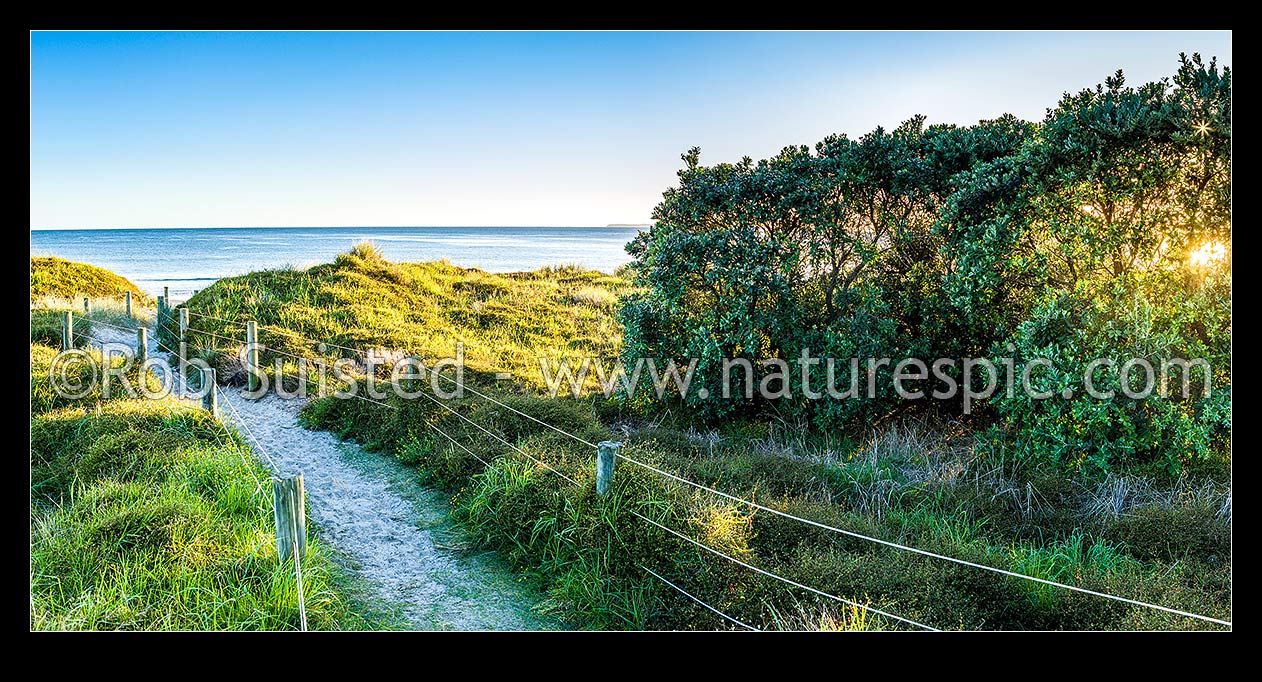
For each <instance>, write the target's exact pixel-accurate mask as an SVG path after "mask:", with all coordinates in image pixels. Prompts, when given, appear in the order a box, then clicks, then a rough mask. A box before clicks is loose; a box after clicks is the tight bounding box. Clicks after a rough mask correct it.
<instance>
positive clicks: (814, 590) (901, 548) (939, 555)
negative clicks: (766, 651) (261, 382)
mask: <svg viewBox="0 0 1262 682" xmlns="http://www.w3.org/2000/svg"><path fill="white" fill-rule="evenodd" d="M189 314H190V315H191V316H193V317H198V318H204V319H209V320H214V321H217V322H222V323H225V324H232V325H238V326H241V327H245V326H246V323H245V322H242V321H239V320H231V319H227V318H221V317H215V316H211V315H206V314H202V313H196V312H193V311H190V312H189ZM93 323H98V321H93ZM107 326H113V325H107ZM258 328H259V329H261V330H264V331H268V332H272V333H278V334H282V335H285V336H288V337H291V338H294V339H298V340H301V341H305V342H307V343H310V344H312V345H313V346H316V347H318V348H322V349H328V348H336V349H339V350H344V351H347V352H350V353H354V354H356V355H359V356H362V357H365V358H367V356H368V351H367V350H365V349H360V348H353V347H350V346H345V345H340V344H336V343H332V342H330V341H320V340H315V339H310V338H308V337H306V336H303V335H302V334H299V333H297V332H294V331H292V330H286V329H282V328H278V327H273V326H271V325H258ZM128 331H131V330H128ZM188 332H189V333H195V334H201V335H205V336H208V337H211V338H214V339H218V340H222V341H226V342H229V343H231V344H236V345H243V344H244V340H243V339H238V338H231V337H226V336H223V335H220V334H215V333H212V332H209V331H207V330H200V329H193V328H192V327H189V328H188ZM159 346H160V347H163V348H164V349H165V350H166V351H167V352H168V353H171V354H172V355H176V356H178V355H179V354H178V353H172V351H171V349H170V348H169V347H166V346H164V345H163V344H161V343H160V342H159ZM266 351H267V352H269V353H278V354H281V355H287V356H290V357H294V358H297V359H300V360H309V359H311V358H306V357H303V356H299V355H296V354H293V353H289V352H287V351H283V350H281V349H276V348H266ZM180 360H181V362H184V359H183V358H181V359H180ZM414 366H416V367H419V368H420V369H423V370H424V371H426V372H429V373H430V375H432V376H435V377H441V378H442V379H443V380H445V381H447V382H449V383H451V384H453V385H455V386H457V387H458V388H459V389H461V390H464V391H468V392H469V393H472V394H473V395H475V396H478V397H479V398H482V399H483V400H485V401H487V402H489V403H492V404H495V405H497V406H499V407H500V408H503V409H505V410H508V411H509V412H512V413H514V414H516V415H518V416H521V417H523V418H525V419H527V420H529V421H531V422H534V423H536V424H538V425H540V426H542V427H545V428H547V429H549V430H551V431H554V432H556V433H559V434H561V435H564V436H566V437H567V438H570V439H572V440H573V441H574V442H577V443H580V444H583V445H586V446H588V447H591V448H597V447H598V446H597V444H596V443H592V442H591V441H590V440H587V439H585V438H582V437H580V436H577V435H575V434H573V433H570V432H568V431H566V430H565V429H562V428H559V427H557V426H555V425H553V424H549V423H547V422H546V421H544V420H541V419H539V418H537V417H535V416H534V415H531V414H528V413H526V412H524V411H522V410H519V409H517V408H515V407H513V406H511V405H508V404H506V403H504V402H503V401H501V400H498V399H497V398H495V397H494V396H491V395H488V394H486V393H484V392H482V391H480V390H478V389H476V388H474V387H472V386H469V385H468V384H466V383H463V382H460V381H457V380H456V379H453V378H451V377H448V376H446V375H444V374H442V373H441V372H439V371H436V370H434V369H432V368H429V367H425V366H424V365H419V364H418V365H414ZM277 371H278V372H279V371H280V370H279V367H278V368H277ZM177 374H179V373H178V372H177ZM417 394H418V395H420V396H422V397H424V398H426V399H427V400H429V401H430V402H433V403H434V404H435V405H437V406H438V407H439V408H441V409H443V410H445V411H446V412H448V413H450V414H451V415H453V416H455V417H456V418H458V419H459V420H461V421H462V422H463V423H465V424H468V425H469V426H471V427H473V428H474V429H476V430H477V431H479V432H481V433H482V434H484V435H486V436H488V437H489V438H491V439H493V440H494V441H496V442H498V443H499V444H501V445H503V446H505V447H507V448H508V449H509V450H511V451H513V452H516V453H518V454H520V455H522V456H524V457H526V458H528V459H529V460H531V461H533V462H534V463H535V464H537V465H539V466H541V467H543V468H545V469H547V470H549V471H551V472H552V473H554V474H556V475H557V476H559V477H560V478H562V479H564V480H565V481H567V482H569V483H570V484H572V485H575V486H580V487H581V485H582V484H580V483H579V482H578V481H576V480H575V479H574V478H572V477H571V476H569V475H567V474H566V473H564V472H562V471H560V470H559V469H557V468H555V467H554V466H552V465H551V464H549V463H548V462H546V461H544V460H542V459H540V458H538V457H536V456H534V455H532V454H531V453H529V452H527V451H526V450H524V449H522V448H521V447H519V446H518V445H516V444H514V443H511V442H509V441H508V440H507V439H505V438H503V437H502V436H500V435H499V434H497V433H495V432H494V431H491V430H490V429H487V428H486V427H484V426H482V425H481V424H479V423H477V422H476V421H474V420H472V419H470V418H469V417H468V416H466V415H464V414H462V413H461V412H460V411H458V410H456V409H455V408H453V407H451V406H450V405H448V404H446V403H445V402H444V401H443V400H441V399H439V398H438V397H436V396H432V395H430V394H429V393H427V392H424V391H418V392H417ZM342 395H343V396H344V397H350V398H355V399H358V400H361V401H365V402H368V403H373V404H376V405H379V406H383V407H386V408H389V409H393V410H398V409H399V407H398V406H397V405H391V404H390V403H387V402H383V401H380V400H375V399H373V398H370V397H366V396H361V395H359V394H358V393H357V392H355V393H345V394H342ZM225 404H226V405H227V406H228V408H229V410H230V411H231V412H232V413H233V416H234V421H235V422H236V423H237V424H240V425H241V427H242V428H243V429H244V430H245V431H246V433H247V434H248V435H249V437H250V440H251V441H253V442H254V444H255V447H256V449H257V450H258V451H259V452H260V453H261V454H263V455H264V457H266V458H267V459H268V461H269V463H270V464H271V465H272V468H273V470H276V466H275V462H274V461H272V460H271V457H270V455H268V454H267V450H266V448H264V447H263V445H262V443H261V442H260V441H259V440H258V439H257V438H255V437H254V435H253V434H252V433H251V432H250V430H249V425H248V423H247V421H246V420H245V419H243V418H242V417H241V415H240V414H239V413H238V412H237V410H236V408H235V407H234V406H233V405H232V402H231V400H228V401H225ZM424 423H425V425H426V426H427V427H429V428H430V429H431V430H432V431H434V432H435V433H436V434H437V435H439V436H441V437H442V438H443V439H445V440H446V441H447V442H449V443H451V444H452V445H453V446H455V447H457V448H459V449H460V450H462V451H464V452H465V453H466V454H468V455H470V456H471V457H473V458H474V459H476V460H477V461H479V462H481V463H482V464H483V465H485V466H490V463H489V462H488V461H487V460H486V459H484V458H482V457H480V456H479V455H477V454H476V453H475V452H474V451H473V449H471V448H470V447H468V446H466V445H465V444H463V443H461V442H460V441H459V440H458V439H457V438H455V437H454V436H452V435H451V434H448V433H446V432H445V431H443V430H442V429H441V428H439V427H438V426H437V425H436V424H433V423H431V422H429V421H424ZM615 457H617V458H619V459H622V460H624V461H626V462H627V463H628V464H631V465H634V466H637V467H640V468H642V469H644V470H646V471H649V472H652V473H654V474H657V475H659V476H662V477H664V478H666V479H669V480H672V481H675V482H677V483H681V484H684V485H687V486H690V487H692V488H694V489H696V490H699V491H702V492H705V493H708V494H712V495H716V496H718V497H721V498H723V499H727V500H730V501H733V502H736V503H739V504H742V505H746V506H748V507H749V508H751V509H755V510H761V511H764V512H767V513H769V514H773V515H776V516H779V517H782V518H785V519H789V520H792V521H795V522H799V523H802V524H805V525H808V526H811V527H814V528H817V529H820V530H825V531H829V532H833V533H837V534H840V535H843V536H847V537H851V538H855V539H858V540H862V541H865V542H871V543H875V544H878V545H881V546H884V547H887V548H890V549H894V550H898V551H903V552H908V553H912V554H917V555H921V556H925V557H928V558H932V559H936V560H941V561H946V562H950V563H954V564H957V565H961V566H967V567H970V568H974V569H977V570H982V571H988V572H992V573H995V574H997V575H1002V576H1005V577H1009V578H1014V579H1018V580H1024V581H1029V582H1031V583H1035V584H1039V585H1044V586H1049V587H1055V588H1059V589H1064V590H1069V591H1073V592H1078V593H1082V594H1087V595H1091V596H1094V597H1099V598H1102V599H1108V600H1112V601H1116V602H1120V603H1125V604H1129V605H1132V606H1136V607H1140V608H1147V609H1152V610H1156V611H1161V612H1165V613H1169V614H1173V615H1177V616H1182V617H1187V618H1192V619H1196V620H1200V621H1203V622H1208V623H1215V624H1219V625H1225V626H1228V627H1230V626H1231V622H1230V621H1228V620H1223V619H1219V618H1213V617H1210V616H1205V615H1201V614H1197V613H1192V612H1188V611H1182V610H1179V609H1174V608H1170V607H1166V606H1162V605H1159V604H1152V603H1149V602H1145V601H1141V600H1138V599H1132V598H1128V597H1122V596H1119V595H1114V594H1109V593H1105V592H1100V591H1096V590H1091V589H1087V588H1084V587H1080V586H1077V585H1071V584H1068V583H1063V582H1059V581H1055V580H1050V579H1045V578H1039V577H1036V576H1031V575H1027V574H1024V573H1017V572H1015V571H1009V570H1006V569H1001V568H997V567H994V566H989V565H986V564H981V563H977V562H973V561H968V560H965V559H960V558H958V557H952V556H950V555H946V554H942V553H938V552H933V551H929V550H925V549H921V548H918V547H913V546H910V545H906V544H902V543H898V542H893V541H890V540H885V539H882V538H878V537H874V536H870V535H866V534H863V533H858V532H855V531H851V530H847V529H844V528H839V527H837V526H833V525H829V524H825V523H821V522H818V521H814V520H812V519H808V518H804V517H801V516H798V515H795V514H791V513H789V512H785V511H782V510H779V509H775V508H773V507H769V506H766V505H764V504H759V503H757V502H755V501H753V500H749V499H745V498H743V497H740V496H737V495H732V494H730V493H726V492H723V491H721V490H718V489H716V488H714V487H711V486H707V485H704V484H701V483H697V482H695V481H692V480H690V479H688V478H685V477H683V476H679V475H677V474H674V473H671V472H669V471H666V470H664V469H662V468H660V467H657V466H653V465H652V464H649V463H647V462H645V461H642V460H640V459H637V458H635V457H631V456H628V455H625V454H623V453H622V452H616V453H615ZM629 513H630V514H632V515H633V516H635V517H637V518H638V519H640V520H641V521H644V522H646V523H648V524H651V526H653V527H656V528H657V529H659V530H661V531H664V532H666V533H668V534H669V535H671V536H672V537H675V538H677V539H679V540H682V541H684V542H686V543H688V544H691V545H693V546H695V547H697V548H698V549H701V550H704V551H706V552H708V553H711V554H714V555H716V556H717V557H719V558H722V559H725V560H727V561H729V562H732V563H734V564H736V565H739V566H741V567H743V568H745V569H747V570H749V571H751V572H754V573H757V574H759V575H762V576H765V577H767V578H771V579H773V580H777V581H780V582H782V583H784V584H787V585H789V586H791V587H794V588H797V589H802V590H805V591H807V592H810V593H812V594H815V595H817V596H820V597H823V598H826V599H830V600H833V601H836V602H839V603H842V604H846V605H849V606H852V607H856V608H860V609H865V610H866V611H870V612H872V613H875V614H878V615H880V616H882V617H885V618H888V619H890V620H892V621H895V622H898V623H902V624H905V625H908V626H912V627H916V628H919V629H923V630H929V631H936V628H934V627H932V626H930V625H928V624H925V623H922V622H919V621H917V620H914V619H911V618H907V617H904V616H900V615H898V614H895V613H892V612H890V611H887V610H883V609H880V608H877V607H874V606H872V605H870V604H861V603H859V602H856V601H852V600H850V599H846V598H844V597H840V596H837V595H834V594H830V593H828V592H824V591H822V590H819V589H817V588H814V587H811V586H809V585H806V584H803V583H801V582H798V581H795V580H792V579H790V578H787V577H785V576H782V575H779V574H777V573H775V572H773V571H770V570H767V569H765V568H762V567H759V566H755V565H753V564H750V563H748V562H745V561H742V560H740V559H737V558H735V557H732V556H730V555H728V554H725V553H724V552H722V551H720V550H717V549H715V548H713V547H710V546H709V545H706V544H705V543H702V542H700V541H698V540H695V539H693V538H691V537H689V536H687V535H685V534H684V533H681V532H679V531H677V530H675V529H672V528H669V527H667V526H665V525H663V524H662V523H659V522H658V521H655V520H653V519H651V518H649V517H647V516H644V515H643V514H640V513H639V512H636V511H635V510H629ZM295 554H296V553H295ZM636 565H637V566H638V567H639V568H641V569H642V570H644V571H645V573H646V574H647V575H650V576H652V577H653V578H655V579H656V580H658V581H660V582H661V583H663V584H665V585H666V586H668V587H669V588H671V589H672V590H675V591H677V592H679V593H681V594H682V595H683V596H685V597H686V598H688V599H689V600H691V601H693V602H695V603H697V604H698V605H700V606H702V607H704V608H705V609H706V610H708V611H710V612H712V613H714V614H715V615H717V616H719V617H721V618H722V619H723V620H724V621H726V622H729V623H731V624H733V625H736V626H738V627H741V628H744V629H748V630H757V628H755V627H753V626H751V625H749V624H747V623H744V622H743V621H741V620H739V619H737V618H734V617H733V616H731V615H730V614H727V613H725V612H723V611H722V610H720V609H717V608H715V607H713V606H712V605H710V604H708V603H707V602H705V601H704V600H702V599H700V598H699V597H697V596H695V595H693V594H691V593H689V592H688V591H686V590H684V589H683V588H681V587H680V586H679V585H677V584H675V583H674V582H671V581H669V580H667V579H666V578H664V577H663V576H662V575H660V574H659V573H657V572H655V571H653V570H651V569H650V568H648V567H647V566H645V565H643V564H641V563H637V564H636ZM303 623H304V629H305V612H304V614H303Z"/></svg>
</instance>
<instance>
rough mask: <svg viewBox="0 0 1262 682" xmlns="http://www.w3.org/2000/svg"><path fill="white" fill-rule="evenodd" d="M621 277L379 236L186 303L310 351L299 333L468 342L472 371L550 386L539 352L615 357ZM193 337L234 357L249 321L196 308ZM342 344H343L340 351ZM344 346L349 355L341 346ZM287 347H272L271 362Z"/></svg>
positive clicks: (431, 343) (439, 345) (396, 342)
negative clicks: (521, 269)
mask: <svg viewBox="0 0 1262 682" xmlns="http://www.w3.org/2000/svg"><path fill="white" fill-rule="evenodd" d="M626 290H627V285H626V283H625V281H624V280H623V279H622V278H619V277H613V276H609V275H604V274H601V273H599V272H594V271H588V270H581V269H579V268H577V267H558V268H545V269H542V270H538V271H534V272H527V273H513V274H490V273H487V272H483V271H481V270H477V269H466V268H459V267H456V266H453V265H450V264H448V263H445V262H432V263H415V264H402V263H390V262H388V261H385V260H383V259H382V258H381V257H380V255H379V254H378V253H377V251H376V250H375V249H374V248H373V247H371V246H370V245H362V246H357V247H356V248H355V249H354V250H352V251H351V252H349V253H346V254H342V255H341V256H338V258H337V260H336V261H335V262H334V263H330V264H325V265H317V266H314V267H311V268H308V269H305V270H299V269H281V270H269V271H264V272H255V273H251V274H248V275H243V276H241V277H231V278H226V279H221V280H219V281H217V282H215V284H214V285H213V286H210V287H208V288H206V289H204V290H203V291H201V292H199V293H198V294H196V295H195V296H193V297H192V298H191V299H189V301H188V302H187V303H186V305H187V307H188V308H190V309H191V310H193V311H194V312H199V313H202V314H205V315H210V316H212V317H219V318H224V319H230V320H240V321H244V320H251V319H252V320H256V321H258V323H259V325H260V340H261V341H262V342H263V343H264V344H266V345H267V346H269V347H272V348H275V349H278V350H281V351H284V352H286V353H292V354H297V355H303V356H308V357H313V356H315V355H316V354H317V353H316V350H317V349H316V348H315V347H314V346H313V344H312V343H309V342H305V341H303V340H301V339H299V338H295V337H294V336H293V335H287V334H285V333H284V331H285V330H287V331H289V332H292V333H294V334H297V335H300V336H303V337H306V338H307V339H314V340H320V341H326V342H330V343H333V344H338V345H342V346H349V347H352V348H362V347H365V346H377V347H383V348H389V349H397V350H402V351H406V352H407V353H408V354H412V355H416V356H418V357H420V358H422V359H423V360H426V361H432V360H434V359H438V358H447V357H453V356H454V355H455V353H456V347H457V343H463V344H464V354H465V362H466V366H467V367H468V368H469V369H470V370H471V371H473V372H482V373H494V372H501V371H507V372H511V373H512V374H513V376H514V377H515V378H516V379H517V380H519V381H521V382H523V383H524V384H526V385H529V386H533V387H536V388H540V387H543V385H544V382H543V378H542V376H541V374H540V370H539V360H538V357H539V356H540V355H542V354H547V356H548V357H550V358H553V359H558V358H573V359H577V358H581V357H584V356H589V355H591V356H599V357H613V356H616V354H617V352H618V349H619V348H620V344H621V338H622V330H621V327H620V326H619V325H618V324H617V322H616V320H615V319H614V316H613V312H614V310H615V309H616V303H617V298H618V296H619V295H620V294H621V293H623V292H625V291H626ZM190 325H191V326H192V328H193V329H194V335H193V339H194V342H195V343H197V344H199V345H200V346H204V347H207V348H211V349H216V350H218V351H219V352H220V355H221V356H226V355H230V354H231V353H232V352H233V351H234V350H235V347H236V345H239V344H233V343H230V342H227V341H223V340H221V339H215V338H213V337H211V336H207V335H205V334H200V333H198V332H203V331H204V332H210V333H212V334H216V335H219V336H224V337H229V338H233V339H241V343H244V334H245V332H244V329H243V328H242V327H241V326H239V325H232V324H225V323H222V322H217V321H215V320H212V319H207V318H199V317H197V316H193V317H192V318H191V319H190ZM333 352H334V353H340V351H337V350H336V349H333ZM341 354H342V355H348V354H346V353H341ZM276 357H280V358H281V359H282V360H286V361H289V362H292V359H287V356H283V355H276V356H273V355H271V354H266V353H265V354H264V361H265V364H267V365H268V366H271V362H272V360H274V359H275V358H276Z"/></svg>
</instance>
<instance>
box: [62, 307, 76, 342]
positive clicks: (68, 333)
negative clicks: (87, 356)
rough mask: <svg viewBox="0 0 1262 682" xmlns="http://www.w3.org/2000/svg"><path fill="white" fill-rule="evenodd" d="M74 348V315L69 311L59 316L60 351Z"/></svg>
mask: <svg viewBox="0 0 1262 682" xmlns="http://www.w3.org/2000/svg"><path fill="white" fill-rule="evenodd" d="M71 348H74V315H73V314H72V313H71V312H70V311H69V310H67V311H65V312H63V313H62V314H61V349H62V350H70V349H71Z"/></svg>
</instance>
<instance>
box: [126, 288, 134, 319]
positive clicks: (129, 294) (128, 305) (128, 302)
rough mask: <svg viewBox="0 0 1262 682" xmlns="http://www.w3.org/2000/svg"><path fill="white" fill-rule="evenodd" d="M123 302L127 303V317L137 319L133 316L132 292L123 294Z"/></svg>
mask: <svg viewBox="0 0 1262 682" xmlns="http://www.w3.org/2000/svg"><path fill="white" fill-rule="evenodd" d="M123 300H124V301H125V302H126V303H127V317H135V316H134V315H132V314H131V291H130V290H128V291H125V292H123Z"/></svg>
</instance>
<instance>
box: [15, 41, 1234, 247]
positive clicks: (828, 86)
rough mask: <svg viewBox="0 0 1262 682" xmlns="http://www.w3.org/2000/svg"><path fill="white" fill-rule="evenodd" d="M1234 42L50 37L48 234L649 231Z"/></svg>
mask: <svg viewBox="0 0 1262 682" xmlns="http://www.w3.org/2000/svg"><path fill="white" fill-rule="evenodd" d="M1180 51H1184V52H1188V53H1191V52H1200V53H1202V55H1204V56H1205V57H1206V58H1207V59H1208V58H1209V57H1210V56H1217V57H1218V58H1219V62H1220V63H1223V64H1226V65H1228V66H1230V65H1231V34H1230V32H1210V33H1205V32H1191V33H1177V32H1133V33H1112V32H1082V33H916V32H913V33H885V32H872V33H846V32H837V33H832V32H829V33H742V32H737V33H513V32H507V33H502V32H501V33H44V32H37V33H33V34H32V35H31V126H30V130H31V225H30V226H31V228H32V229H44V228H72V227H75V228H104V227H216V226H350V225H371V226H383V225H584V226H600V225H605V224H606V223H638V222H647V221H648V220H649V215H650V212H651V211H652V208H653V206H654V205H655V204H656V203H657V202H658V201H659V199H660V197H661V193H662V190H664V189H665V188H667V187H668V186H670V185H671V184H673V183H674V181H675V171H676V170H678V168H679V167H680V165H681V162H680V160H679V155H680V154H681V153H682V152H684V151H685V150H687V148H688V147H691V146H693V145H699V146H700V147H701V159H702V163H715V162H719V161H734V160H738V159H739V158H740V157H742V156H744V155H749V156H752V157H754V158H762V157H765V156H768V155H771V154H774V153H775V152H777V151H778V150H780V149H781V148H782V147H784V146H786V145H790V144H814V143H815V142H817V141H818V140H820V139H821V138H823V137H824V136H825V135H827V134H829V133H833V132H844V133H848V134H851V135H860V134H863V133H865V132H867V131H869V130H871V129H872V128H873V127H875V126H877V125H885V126H887V127H892V126H895V125H897V124H898V123H899V122H901V121H903V120H905V119H906V118H908V117H910V116H912V115H913V114H917V113H923V114H925V115H927V116H928V118H929V122H930V123H939V122H949V123H961V124H968V123H974V122H976V121H977V120H979V119H982V118H993V117H995V116H998V115H1000V114H1003V113H1012V114H1015V115H1017V116H1019V117H1022V118H1025V119H1030V120H1038V119H1041V118H1042V117H1043V115H1044V113H1045V112H1046V109H1047V108H1048V107H1050V106H1053V105H1054V104H1055V103H1056V101H1057V99H1058V98H1059V96H1060V95H1061V94H1062V93H1063V92H1065V91H1077V90H1079V89H1082V88H1083V87H1087V86H1092V85H1094V84H1096V83H1098V82H1101V81H1103V79H1104V78H1105V77H1106V76H1108V75H1109V74H1111V73H1112V72H1113V71H1115V70H1116V69H1119V68H1121V69H1124V70H1125V72H1126V75H1127V79H1128V81H1129V82H1131V83H1140V82H1144V81H1148V80H1153V79H1156V78H1159V77H1161V76H1168V75H1170V74H1172V73H1173V72H1174V70H1175V68H1176V65H1177V55H1178V53H1179V52H1180Z"/></svg>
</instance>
